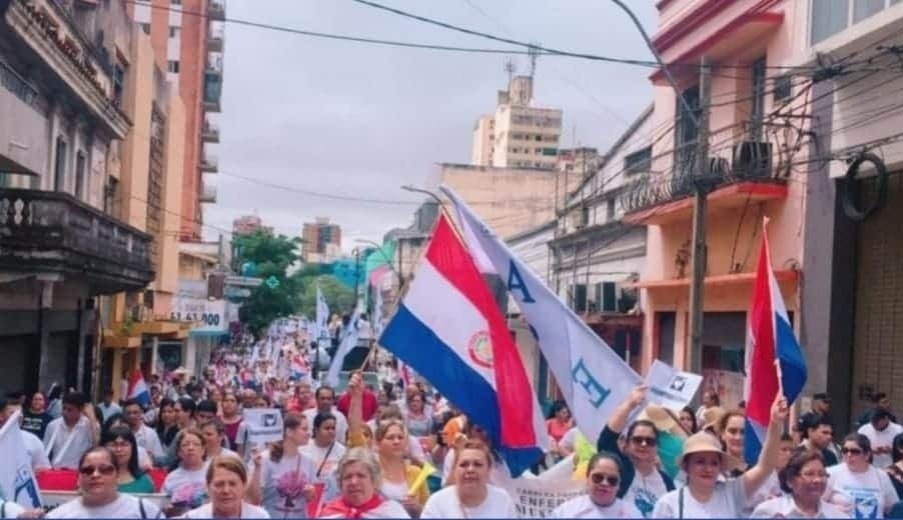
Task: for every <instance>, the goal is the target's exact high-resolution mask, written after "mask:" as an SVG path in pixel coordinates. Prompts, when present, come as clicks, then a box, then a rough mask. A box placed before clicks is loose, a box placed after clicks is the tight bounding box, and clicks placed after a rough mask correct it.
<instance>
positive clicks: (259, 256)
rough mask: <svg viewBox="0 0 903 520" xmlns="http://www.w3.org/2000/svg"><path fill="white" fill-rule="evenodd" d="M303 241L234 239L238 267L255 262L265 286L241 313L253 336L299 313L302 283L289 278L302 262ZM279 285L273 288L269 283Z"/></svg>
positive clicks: (258, 235)
mask: <svg viewBox="0 0 903 520" xmlns="http://www.w3.org/2000/svg"><path fill="white" fill-rule="evenodd" d="M300 244H301V239H300V238H297V237H294V238H289V237H287V236H285V235H272V234H270V233H264V232H262V231H257V232H254V233H252V234H248V235H241V236H237V237H235V238H234V239H233V245H234V246H235V251H236V259H237V263H238V265H242V264H244V263H245V262H252V263H254V264H255V266H256V268H257V269H256V270H257V276H258V277H260V278H262V279H263V280H264V283H263V284H262V285H260V286H259V287H256V288H255V289H254V291H252V292H251V296H250V297H249V298H248V299H247V300H246V301H245V302H244V304H243V305H242V307H241V310H240V311H239V317H240V319H241V321H242V322H243V323H245V324H246V325H248V327H249V328H250V329H251V332H252V333H254V334H255V335H259V334H260V332H261V331H263V330H265V329H266V327H267V326H269V324H270V322H272V321H273V320H274V319H276V318H279V317H282V316H288V315H290V314H293V313H295V311H296V309H297V308H298V304H299V297H300V295H301V291H302V279H301V278H300V277H298V276H296V275H297V273H296V275H292V276H289V275H288V274H287V271H288V269H289V267H290V266H291V265H292V264H294V263H295V262H298V261H299V260H300V257H299V252H298V248H299V246H300ZM271 277H272V278H274V279H275V280H277V281H278V282H279V283H278V285H277V286H275V287H270V286H269V285H268V284H267V283H266V280H268V279H269V278H271Z"/></svg>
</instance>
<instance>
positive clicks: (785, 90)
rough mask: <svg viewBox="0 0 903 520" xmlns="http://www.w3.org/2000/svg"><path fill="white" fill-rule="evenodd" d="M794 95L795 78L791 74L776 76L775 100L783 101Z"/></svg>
mask: <svg viewBox="0 0 903 520" xmlns="http://www.w3.org/2000/svg"><path fill="white" fill-rule="evenodd" d="M791 95H793V79H792V77H791V76H790V74H784V75H783V76H778V77H776V78H774V100H775V101H783V100H785V99H787V98H789V97H790V96H791Z"/></svg>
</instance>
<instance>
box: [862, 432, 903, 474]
mask: <svg viewBox="0 0 903 520" xmlns="http://www.w3.org/2000/svg"><path fill="white" fill-rule="evenodd" d="M858 433H860V434H862V435H865V436H866V437H868V440H869V442H870V443H871V445H872V465H873V466H875V467H877V468H881V469H884V468H886V467H888V466H890V465H891V464H893V463H894V457H893V455H891V452H887V453H881V454H880V455H879V454H877V453H875V449H876V448H893V445H894V437H896V436H897V434H900V433H903V426H900V425H899V424H896V423H890V424H888V425H887V428H885V429H884V430H882V431H880V432H879V431H878V430H876V429H875V427H874V426H872V424H871V423H868V424H863V425H862V427H861V428H859V432H858Z"/></svg>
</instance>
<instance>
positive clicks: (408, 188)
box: [401, 184, 443, 206]
mask: <svg viewBox="0 0 903 520" xmlns="http://www.w3.org/2000/svg"><path fill="white" fill-rule="evenodd" d="M401 189H403V190H404V191H410V192H412V193H423V194H424V195H429V196H430V197H432V198H434V199H436V202H438V203H439V205H440V206H442V205H443V202H442V199H440V198H439V196H438V195H436V194H435V193H433V192H431V191H430V190H425V189H423V188H417V187H414V186H411V185H410V184H405V185H404V186H402V187H401Z"/></svg>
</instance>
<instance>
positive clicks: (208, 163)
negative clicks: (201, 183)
mask: <svg viewBox="0 0 903 520" xmlns="http://www.w3.org/2000/svg"><path fill="white" fill-rule="evenodd" d="M201 171H202V172H204V173H217V172H218V171H219V159H217V158H216V156H205V157H204V158H203V159H201Z"/></svg>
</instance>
